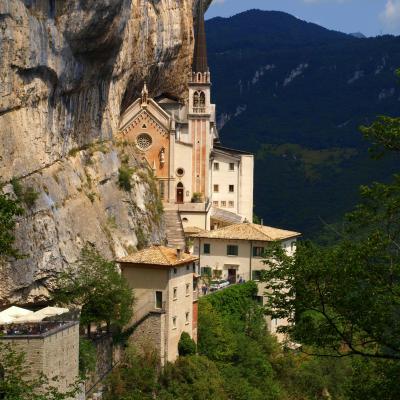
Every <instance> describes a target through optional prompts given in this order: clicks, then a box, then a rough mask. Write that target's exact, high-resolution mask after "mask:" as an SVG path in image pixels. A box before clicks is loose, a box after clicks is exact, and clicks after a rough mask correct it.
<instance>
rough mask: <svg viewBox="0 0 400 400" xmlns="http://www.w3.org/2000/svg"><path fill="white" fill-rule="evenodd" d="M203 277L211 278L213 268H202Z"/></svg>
mask: <svg viewBox="0 0 400 400" xmlns="http://www.w3.org/2000/svg"><path fill="white" fill-rule="evenodd" d="M200 272H201V276H210V277H211V268H210V267H201V271H200Z"/></svg>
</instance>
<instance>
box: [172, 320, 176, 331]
mask: <svg viewBox="0 0 400 400" xmlns="http://www.w3.org/2000/svg"><path fill="white" fill-rule="evenodd" d="M172 329H176V317H172Z"/></svg>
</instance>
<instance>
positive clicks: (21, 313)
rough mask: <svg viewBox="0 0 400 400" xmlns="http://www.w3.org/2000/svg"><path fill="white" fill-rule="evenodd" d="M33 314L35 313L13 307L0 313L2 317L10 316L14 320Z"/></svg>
mask: <svg viewBox="0 0 400 400" xmlns="http://www.w3.org/2000/svg"><path fill="white" fill-rule="evenodd" d="M31 314H33V311H30V310H27V309H25V308H21V307H16V306H12V307H10V308H7V309H6V310H4V311H2V312H0V316H9V317H12V318H19V317H25V316H27V315H31Z"/></svg>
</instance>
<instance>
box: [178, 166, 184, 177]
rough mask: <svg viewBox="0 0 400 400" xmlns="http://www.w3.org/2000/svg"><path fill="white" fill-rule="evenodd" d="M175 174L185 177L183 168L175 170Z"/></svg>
mask: <svg viewBox="0 0 400 400" xmlns="http://www.w3.org/2000/svg"><path fill="white" fill-rule="evenodd" d="M176 174H177V175H178V176H183V175H185V170H184V169H183V168H178V169H177V170H176Z"/></svg>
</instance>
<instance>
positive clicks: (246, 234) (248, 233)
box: [193, 222, 301, 242]
mask: <svg viewBox="0 0 400 400" xmlns="http://www.w3.org/2000/svg"><path fill="white" fill-rule="evenodd" d="M300 235H301V233H299V232H293V231H287V230H283V229H278V228H273V227H270V226H263V225H256V224H251V223H249V222H245V223H243V224H235V225H230V226H226V227H224V228H220V229H216V230H214V231H207V232H201V233H199V234H197V235H193V237H198V238H205V239H228V240H252V241H255V242H256V241H258V242H274V241H276V240H285V239H289V238H295V237H298V236H300Z"/></svg>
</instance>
